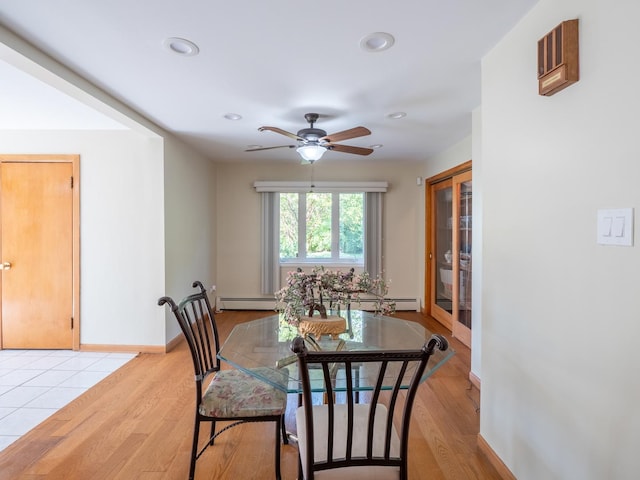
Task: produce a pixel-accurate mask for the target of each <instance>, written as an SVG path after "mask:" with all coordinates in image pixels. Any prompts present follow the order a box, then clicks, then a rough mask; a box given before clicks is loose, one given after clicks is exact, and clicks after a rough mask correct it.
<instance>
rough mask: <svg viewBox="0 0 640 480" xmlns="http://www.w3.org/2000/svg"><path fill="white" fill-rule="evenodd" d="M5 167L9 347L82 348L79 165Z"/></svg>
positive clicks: (0, 206) (5, 338) (0, 222)
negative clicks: (77, 319)
mask: <svg viewBox="0 0 640 480" xmlns="http://www.w3.org/2000/svg"><path fill="white" fill-rule="evenodd" d="M0 160H1V161H2V163H0V177H1V178H0V188H1V190H0V194H1V197H0V228H1V230H0V232H1V239H0V242H1V248H0V250H1V254H2V255H1V257H0V260H1V262H0V263H1V264H2V279H1V282H2V283H1V289H2V295H1V302H2V305H1V309H0V312H1V326H2V327H1V334H2V348H46V349H71V348H74V347H75V348H77V347H78V340H79V336H78V335H77V329H76V331H75V332H74V328H73V327H74V325H73V316H74V307H75V304H76V302H77V299H76V298H75V297H76V294H77V291H76V290H77V288H76V281H75V279H74V273H75V271H76V268H75V266H74V264H75V263H76V260H77V254H76V252H75V251H74V250H76V249H77V246H76V245H75V244H76V242H75V241H74V231H77V230H76V229H75V228H74V221H77V214H76V211H75V210H76V208H74V207H75V206H74V190H73V178H74V170H75V166H74V163H73V162H69V161H55V159H54V160H53V161H51V162H48V161H46V160H44V161H43V159H42V158H39V159H38V160H39V161H37V162H28V161H17V162H12V161H6V156H3V158H0ZM23 160H24V159H23ZM76 327H77V325H76Z"/></svg>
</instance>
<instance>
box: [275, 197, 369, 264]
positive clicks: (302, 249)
mask: <svg viewBox="0 0 640 480" xmlns="http://www.w3.org/2000/svg"><path fill="white" fill-rule="evenodd" d="M285 193H297V194H298V256H297V257H285V258H282V257H281V256H280V248H279V247H278V260H279V263H280V265H295V264H299V265H309V264H314V265H315V264H317V263H318V262H322V263H323V264H325V265H350V266H354V267H363V266H364V263H365V252H364V248H365V245H366V221H367V216H366V192H324V191H314V192H285V191H281V192H277V194H278V195H281V194H285ZM309 193H327V194H330V195H331V257H309V256H308V255H307V254H308V252H307V222H306V218H307V195H308V194H309ZM341 194H358V195H362V238H361V241H362V247H363V252H362V255H361V257H360V259H359V260H354V259H353V258H340V234H341V229H340V195H341ZM301 219H304V221H300V220H301Z"/></svg>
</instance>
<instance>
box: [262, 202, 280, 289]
mask: <svg viewBox="0 0 640 480" xmlns="http://www.w3.org/2000/svg"><path fill="white" fill-rule="evenodd" d="M261 234H262V268H261V275H262V281H261V283H262V294H263V295H273V294H274V293H275V292H276V291H277V290H279V289H280V238H279V237H280V195H279V194H278V193H276V192H264V193H263V194H262V225H261Z"/></svg>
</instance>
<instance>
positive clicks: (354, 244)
mask: <svg viewBox="0 0 640 480" xmlns="http://www.w3.org/2000/svg"><path fill="white" fill-rule="evenodd" d="M363 225H364V194H362V193H341V194H340V243H339V244H340V258H341V259H353V260H362V258H363V256H364V241H363V239H364V227H363Z"/></svg>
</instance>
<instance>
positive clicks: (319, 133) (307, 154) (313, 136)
mask: <svg viewBox="0 0 640 480" xmlns="http://www.w3.org/2000/svg"><path fill="white" fill-rule="evenodd" d="M318 117H319V115H318V114H317V113H307V114H305V116H304V118H305V119H306V120H307V122H309V128H303V129H302V130H298V133H291V132H287V131H285V130H282V129H281V128H278V127H260V128H258V130H259V131H261V132H264V131H265V130H270V131H272V132H275V133H279V134H281V135H285V136H287V137H289V138H292V139H294V140H297V141H298V143H297V145H278V146H275V147H260V148H251V149H249V150H245V152H256V151H258V150H271V149H273V148H295V149H296V151H297V152H298V153H299V154H300V156H301V157H302V159H303V163H313V162H315V161H316V160H319V159H320V158H321V157H322V154H323V153H324V152H326V151H327V150H334V151H336V152H343V153H354V154H356V155H369V154H370V153H371V152H373V149H371V148H364V147H354V146H351V145H341V144H339V143H334V142H340V141H342V140H348V139H350V138H356V137H364V136H365V135H371V131H370V130H369V129H368V128H365V127H354V128H350V129H349V130H343V131H342V132H337V133H333V134H331V135H327V132H325V131H324V130H321V129H319V128H314V127H313V125H314V123H316V121H317V120H318Z"/></svg>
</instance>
